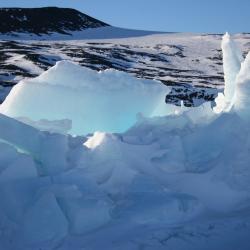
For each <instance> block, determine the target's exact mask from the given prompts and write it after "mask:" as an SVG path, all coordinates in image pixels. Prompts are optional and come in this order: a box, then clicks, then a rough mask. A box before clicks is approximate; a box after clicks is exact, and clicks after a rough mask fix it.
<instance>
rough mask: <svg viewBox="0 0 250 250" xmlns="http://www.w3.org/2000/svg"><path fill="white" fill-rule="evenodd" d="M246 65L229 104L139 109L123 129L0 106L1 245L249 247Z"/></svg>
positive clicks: (26, 249)
mask: <svg viewBox="0 0 250 250" xmlns="http://www.w3.org/2000/svg"><path fill="white" fill-rule="evenodd" d="M229 60H230V59H229ZM67 65H68V64H67ZM70 65H71V64H70ZM249 65H250V63H249V56H247V58H246V60H245V61H244V62H243V64H242V65H241V69H240V71H239V74H238V75H237V76H236V78H235V79H236V80H235V81H236V82H235V83H234V84H235V85H236V88H235V102H234V104H233V106H232V108H231V109H230V110H223V111H221V112H220V113H215V112H214V111H213V110H212V109H211V107H210V106H209V104H205V105H203V106H201V107H198V108H191V109H184V110H179V112H178V113H177V114H171V115H167V116H162V117H151V118H147V117H143V116H139V117H138V120H137V122H136V124H135V125H134V126H132V127H130V129H128V130H127V131H126V132H124V133H116V134H114V133H107V132H95V133H94V134H93V135H91V134H90V135H88V136H86V137H85V136H76V137H72V136H71V135H63V134H57V133H49V132H44V131H41V130H39V129H37V128H34V127H32V126H30V125H26V124H24V123H22V122H20V121H17V120H15V119H13V118H10V117H7V116H5V115H2V114H0V139H1V140H0V201H1V203H0V249H1V250H2V249H4V250H13V249H20V250H38V249H43V250H51V249H59V250H69V249H74V250H80V249H81V250H82V249H87V250H90V249H91V250H95V249H96V250H99V249H116V250H117V249H119V250H122V249H123V250H125V249H131V250H135V249H152V250H155V249H157V250H158V249H159V250H161V249H175V250H187V249H192V250H201V249H204V250H212V249H220V250H224V249H227V250H235V249H240V250H249V247H250V245H249V235H250V211H249V207H250V183H249V178H250V165H249V162H250V154H249V152H250V127H249V121H250V118H249V116H248V115H249V113H250V111H249V107H250V106H249V98H247V96H249V95H250V93H249V89H250V88H249V86H250V85H249ZM113 73H114V72H113ZM113 73H112V75H113ZM46 74H47V75H50V74H49V72H47V73H46ZM46 74H45V76H46ZM45 76H44V77H45ZM119 76H120V74H119ZM103 77H104V78H105V74H100V78H103ZM113 79H114V78H113ZM115 79H116V78H115ZM58 80H59V82H60V83H61V81H60V79H58ZM134 81H136V82H137V80H135V79H134ZM36 83H38V81H36ZM140 83H141V82H140ZM30 84H31V82H30ZM155 84H156V83H155ZM112 86H113V85H112V84H111V86H110V85H108V86H107V89H109V91H112V90H113V88H111V87H112ZM60 87H62V86H60ZM65 87H66V86H65ZM72 87H75V83H74V85H73V86H72ZM127 87H130V86H127ZM109 91H108V92H109ZM34 93H35V92H34ZM53 94H54V93H53ZM18 95H19V94H18V92H16V98H18ZM232 96H234V93H233V95H232ZM55 98H56V97H55ZM65 98H66V96H65ZM71 111H72V112H73V111H75V110H71ZM77 112H78V110H77ZM55 115H56V114H55ZM105 115H108V114H105ZM20 169H21V170H20Z"/></svg>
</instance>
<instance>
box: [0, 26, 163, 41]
mask: <svg viewBox="0 0 250 250" xmlns="http://www.w3.org/2000/svg"><path fill="white" fill-rule="evenodd" d="M68 33H69V32H68ZM162 33H166V32H156V31H145V30H131V29H124V28H119V27H114V26H105V27H100V28H89V29H85V30H82V31H73V32H70V34H69V35H66V34H61V33H53V32H51V33H50V34H48V35H45V34H43V35H42V36H41V35H36V34H30V33H25V32H24V33H21V32H11V33H9V34H0V37H1V39H3V40H39V41H40V40H52V41H56V40H78V39H114V38H115V39H118V38H129V37H140V36H147V35H152V34H162Z"/></svg>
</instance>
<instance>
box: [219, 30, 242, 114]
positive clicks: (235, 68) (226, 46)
mask: <svg viewBox="0 0 250 250" xmlns="http://www.w3.org/2000/svg"><path fill="white" fill-rule="evenodd" d="M221 48H222V53H223V70H224V79H225V87H224V95H223V94H219V95H218V98H216V100H215V101H216V104H217V105H216V108H215V111H216V112H218V113H219V112H221V111H223V110H226V111H228V110H230V109H231V107H232V105H233V103H234V99H235V89H236V77H237V75H238V73H239V71H240V68H241V62H242V61H243V57H242V52H241V51H240V49H239V48H238V47H237V45H236V44H235V42H234V41H233V40H232V38H231V36H230V35H229V34H228V33H226V34H225V35H224V36H223V38H222V43H221Z"/></svg>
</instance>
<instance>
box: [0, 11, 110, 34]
mask: <svg viewBox="0 0 250 250" xmlns="http://www.w3.org/2000/svg"><path fill="white" fill-rule="evenodd" d="M104 26H109V25H108V24H106V23H104V22H101V21H99V20H97V19H95V18H92V17H90V16H88V15H86V14H83V13H81V12H79V11H77V10H74V9H68V8H57V7H45V8H0V33H2V34H9V33H30V34H32V33H33V34H35V35H44V34H50V33H59V34H68V35H70V34H71V32H74V31H81V30H84V29H87V28H99V27H104Z"/></svg>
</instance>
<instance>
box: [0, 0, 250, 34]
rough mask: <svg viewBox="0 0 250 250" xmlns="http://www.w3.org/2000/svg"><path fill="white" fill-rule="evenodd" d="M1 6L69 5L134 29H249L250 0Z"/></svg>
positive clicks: (54, 0) (55, 2) (13, 2)
mask: <svg viewBox="0 0 250 250" xmlns="http://www.w3.org/2000/svg"><path fill="white" fill-rule="evenodd" d="M0 6H1V7H14V6H15V7H39V6H60V7H71V8H76V9H78V10H80V11H82V12H84V13H86V14H89V15H91V16H93V17H96V18H97V19H100V20H102V21H105V22H107V23H109V24H111V25H114V26H119V27H126V28H134V29H136V28H137V29H145V30H157V31H184V32H210V33H218V32H220V33H223V32H225V31H229V32H231V33H236V32H250V15H249V11H250V0H1V1H0Z"/></svg>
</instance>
